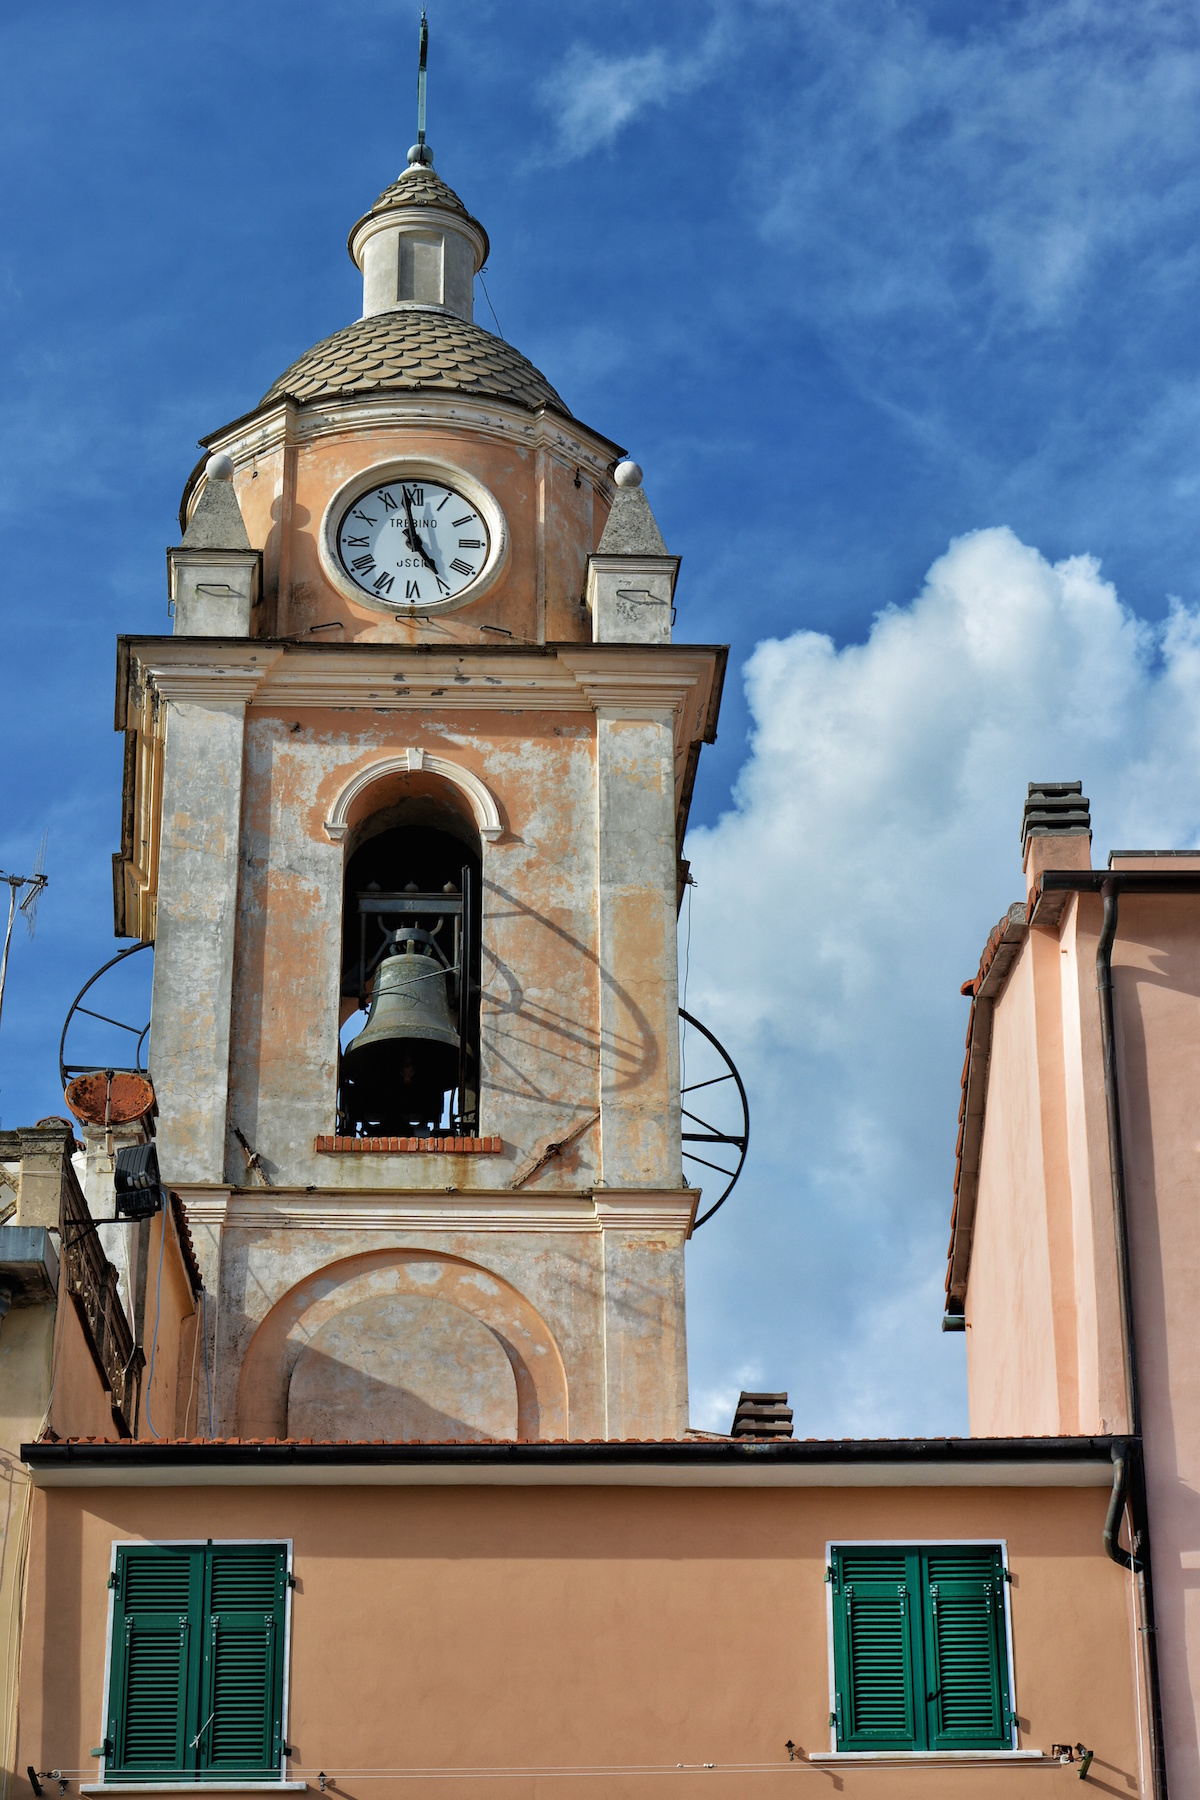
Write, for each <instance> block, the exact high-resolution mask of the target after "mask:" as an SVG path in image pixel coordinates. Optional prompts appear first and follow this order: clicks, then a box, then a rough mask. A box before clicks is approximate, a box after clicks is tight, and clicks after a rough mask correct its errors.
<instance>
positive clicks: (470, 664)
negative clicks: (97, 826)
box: [128, 638, 719, 744]
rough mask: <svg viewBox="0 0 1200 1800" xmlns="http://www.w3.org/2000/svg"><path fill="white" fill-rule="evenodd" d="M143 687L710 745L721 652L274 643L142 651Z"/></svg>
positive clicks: (199, 643)
mask: <svg viewBox="0 0 1200 1800" xmlns="http://www.w3.org/2000/svg"><path fill="white" fill-rule="evenodd" d="M128 648H129V651H130V652H131V653H132V655H133V656H135V657H136V659H137V662H138V664H139V666H140V669H141V671H142V676H143V678H144V679H145V680H146V681H147V682H149V683H150V684H151V685H152V686H153V687H155V688H156V689H157V690H158V692H159V693H161V694H163V695H164V696H165V697H166V698H168V699H171V700H203V701H207V702H209V703H210V704H211V703H215V702H217V701H220V700H230V701H235V700H240V701H246V702H248V703H249V704H251V705H254V706H257V707H261V708H273V709H274V708H279V709H286V708H289V707H293V708H294V707H305V706H311V707H322V708H351V709H353V708H358V707H361V708H363V709H365V710H369V711H378V710H379V709H380V707H381V704H382V705H384V706H386V708H387V710H389V711H394V712H416V711H422V712H427V711H428V710H430V709H431V708H433V709H435V710H437V711H439V712H462V711H471V712H479V711H485V712H514V711H518V712H532V711H536V712H544V711H546V710H552V711H560V712H581V713H588V712H597V711H600V710H601V709H603V710H604V711H605V712H606V713H607V714H610V715H611V714H613V713H616V714H617V715H618V716H620V717H625V718H661V717H662V716H663V715H664V714H669V715H672V716H673V717H674V720H675V733H676V737H677V739H678V740H679V741H680V742H681V743H685V744H686V743H690V742H692V741H693V739H695V738H696V737H698V736H699V735H700V734H701V731H702V728H703V724H704V720H705V717H706V714H707V707H708V698H709V694H710V693H711V690H712V682H713V675H714V670H715V666H716V661H717V658H718V655H719V652H718V651H716V650H714V649H712V648H710V647H708V646H705V645H697V646H691V645H655V646H647V647H642V646H636V645H628V646H614V645H611V644H595V645H592V644H580V645H573V644H572V645H566V646H551V647H547V648H545V649H540V648H539V647H537V646H534V645H531V646H529V648H528V649H527V650H526V649H524V648H520V647H514V648H513V649H511V650H500V649H496V648H494V647H492V646H490V645H460V646H458V647H457V648H456V649H453V650H450V649H447V650H443V649H441V648H440V647H439V648H433V647H427V646H420V647H416V646H413V645H407V646H405V645H393V644H353V645H345V646H342V645H338V646H332V645H329V646H324V647H322V648H320V649H317V648H314V647H309V646H307V645H306V646H304V647H303V649H299V648H293V647H290V646H288V645H286V644H283V643H279V642H273V641H272V640H270V639H247V640H245V641H244V642H240V643H238V644H237V646H236V648H235V646H234V644H233V643H231V641H230V640H227V639H221V638H204V639H198V638H152V639H131V640H129V641H128Z"/></svg>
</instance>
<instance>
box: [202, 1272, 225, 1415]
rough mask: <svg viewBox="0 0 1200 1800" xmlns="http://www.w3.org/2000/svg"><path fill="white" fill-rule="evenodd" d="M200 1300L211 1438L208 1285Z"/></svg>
mask: <svg viewBox="0 0 1200 1800" xmlns="http://www.w3.org/2000/svg"><path fill="white" fill-rule="evenodd" d="M220 1279H221V1272H220V1270H219V1269H218V1271H217V1280H218V1281H219V1280H220ZM200 1302H201V1305H202V1306H203V1308H204V1323H203V1325H202V1327H201V1329H202V1331H203V1332H204V1384H205V1386H206V1387H207V1389H208V1435H209V1438H210V1440H211V1438H212V1434H213V1417H212V1376H211V1374H210V1373H209V1367H208V1289H207V1288H206V1287H202V1288H201V1289H200Z"/></svg>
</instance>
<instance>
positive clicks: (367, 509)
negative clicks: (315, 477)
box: [337, 475, 491, 607]
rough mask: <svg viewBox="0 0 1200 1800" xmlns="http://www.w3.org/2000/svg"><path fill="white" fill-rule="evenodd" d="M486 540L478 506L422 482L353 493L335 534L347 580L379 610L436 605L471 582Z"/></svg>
mask: <svg viewBox="0 0 1200 1800" xmlns="http://www.w3.org/2000/svg"><path fill="white" fill-rule="evenodd" d="M490 543H491V539H490V535H489V532H488V528H487V526H486V525H485V524H484V521H483V518H482V516H481V514H480V512H479V509H478V507H476V506H474V505H473V504H472V502H471V501H470V500H467V499H465V498H464V496H463V495H462V494H459V493H456V492H455V490H454V489H453V488H451V487H446V486H444V485H443V484H442V483H441V482H438V481H427V480H426V479H425V478H424V477H423V476H419V475H418V476H414V477H413V479H412V480H410V481H405V480H396V481H384V482H381V483H380V485H379V486H378V487H373V488H370V489H369V490H368V492H367V493H365V494H361V495H360V496H359V497H358V499H357V500H355V501H354V502H353V503H352V505H350V506H349V507H347V509H346V511H345V512H344V513H343V515H342V518H341V521H340V523H339V525H338V528H337V552H338V560H339V561H340V563H341V565H342V568H343V569H344V570H345V572H346V574H347V575H348V576H349V578H350V580H351V581H352V582H353V583H354V585H355V586H356V587H358V588H361V589H362V591H363V593H364V594H367V595H369V596H370V598H371V599H372V600H376V601H379V602H381V603H382V604H384V605H386V606H392V607H402V606H436V605H438V604H439V603H440V602H444V601H447V600H453V599H454V598H455V597H456V595H458V594H461V593H462V591H463V589H464V588H468V587H470V585H471V583H472V582H473V581H475V580H476V579H477V577H478V575H479V573H480V570H481V569H482V568H483V566H484V564H485V563H486V561H487V559H488V551H489V548H490Z"/></svg>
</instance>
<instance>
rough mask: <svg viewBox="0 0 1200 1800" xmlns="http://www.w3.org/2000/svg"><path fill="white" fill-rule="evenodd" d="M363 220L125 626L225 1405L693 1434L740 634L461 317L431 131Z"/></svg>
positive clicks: (213, 459) (439, 1430)
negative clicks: (692, 930)
mask: <svg viewBox="0 0 1200 1800" xmlns="http://www.w3.org/2000/svg"><path fill="white" fill-rule="evenodd" d="M349 247H350V254H351V256H352V258H353V260H354V261H355V263H356V265H357V267H358V268H359V269H360V270H361V272H362V277H363V312H362V317H361V318H359V319H358V320H357V321H355V322H354V323H353V324H350V325H348V326H346V327H344V328H343V329H342V330H340V331H337V332H335V333H334V334H333V335H332V336H331V337H328V338H325V339H324V340H323V341H322V342H320V343H319V344H317V345H315V346H314V347H313V348H312V349H311V350H309V351H307V352H306V353H305V354H304V355H303V356H301V357H300V358H299V359H298V360H297V361H296V362H294V363H293V364H292V366H291V367H290V368H289V369H287V370H286V371H285V373H284V374H283V375H281V376H280V377H279V379H278V380H277V381H276V382H275V383H274V384H273V385H272V386H271V387H270V388H269V389H268V391H267V393H266V394H265V395H264V396H263V398H262V400H261V401H260V402H259V403H258V405H257V406H255V407H253V408H252V409H251V410H249V411H248V412H247V413H245V414H244V415H243V416H242V417H241V418H239V419H237V420H235V421H234V422H233V423H232V424H230V425H227V426H225V427H223V428H222V429H220V430H218V431H215V432H213V433H212V434H211V435H210V436H209V437H208V438H206V439H205V440H203V442H204V444H205V447H206V452H205V456H204V458H203V460H202V461H201V463H200V464H199V465H198V466H197V468H196V469H195V470H194V471H193V473H192V475H191V477H190V478H189V480H188V482H187V484H186V487H185V490H184V495H183V502H182V506H181V509H180V540H179V543H178V545H177V546H176V547H175V548H173V549H171V550H170V551H169V552H168V563H169V572H170V592H171V596H172V602H171V604H172V607H173V616H174V632H173V633H172V634H171V635H169V636H161V637H140V638H126V639H122V640H121V643H120V650H119V666H118V685H117V722H118V728H119V729H123V730H124V732H125V734H126V761H125V770H126V776H125V798H124V834H123V844H122V849H121V851H120V852H119V854H118V855H117V857H116V858H115V859H114V864H115V867H114V878H115V879H114V886H115V906H116V926H117V932H118V935H121V936H132V937H141V938H142V939H143V940H145V941H152V942H153V943H154V945H155V967H154V985H153V1012H152V1023H151V1037H150V1045H151V1048H150V1068H151V1074H152V1076H153V1081H154V1087H155V1092H156V1097H157V1104H158V1114H159V1117H158V1154H159V1160H160V1164H161V1168H162V1173H163V1179H164V1181H165V1182H167V1183H168V1184H169V1186H170V1187H172V1188H173V1189H174V1190H175V1191H176V1192H177V1193H178V1194H179V1196H180V1198H181V1200H182V1201H183V1203H184V1205H185V1206H186V1209H187V1213H188V1217H189V1221H190V1225H191V1230H192V1235H193V1240H194V1243H195V1246H196V1252H197V1256H198V1258H199V1261H200V1265H201V1268H202V1271H203V1276H204V1282H205V1286H206V1288H207V1290H208V1294H209V1296H210V1300H209V1303H208V1308H207V1321H208V1333H209V1343H208V1354H209V1359H210V1366H211V1370H212V1374H213V1399H214V1431H215V1434H216V1435H217V1436H227V1437H228V1436H238V1437H243V1438H247V1437H271V1438H284V1437H289V1436H290V1437H306V1438H350V1439H358V1438H365V1439H378V1438H385V1439H407V1440H428V1439H442V1438H466V1439H470V1438H483V1437H499V1438H505V1437H510V1438H521V1439H537V1438H563V1437H571V1438H633V1437H637V1438H673V1437H678V1436H680V1435H682V1433H683V1432H684V1431H685V1430H686V1428H687V1424H688V1409H687V1374H686V1346H685V1332H684V1260H683V1259H684V1243H685V1241H686V1239H687V1237H688V1235H689V1232H690V1230H691V1225H692V1221H693V1220H694V1217H695V1210H696V1201H697V1193H696V1191H695V1190H694V1189H692V1188H690V1187H689V1186H687V1185H686V1183H685V1180H684V1176H683V1172H682V1164H681V1140H680V1100H679V1068H678V1060H679V1059H678V996H677V991H676V913H677V906H678V897H679V894H680V892H681V891H682V888H681V874H680V861H679V852H680V846H681V845H682V842H683V833H684V828H685V825H686V821H687V811H688V804H689V800H690V796H691V790H692V784H693V781H694V778H695V772H696V764H697V759H698V756H699V753H700V747H701V745H702V743H704V742H711V741H712V739H713V737H714V735H715V729H716V717H717V707H718V703H719V696H720V686H721V680H722V676H723V671H724V657H725V653H724V651H723V650H722V649H721V648H717V647H705V646H690V645H686V646H685V645H679V644H675V643H673V642H672V638H671V619H672V602H673V595H674V589H675V581H676V576H677V572H678V558H677V557H674V556H671V555H669V554H668V553H667V549H666V546H665V544H664V543H663V540H662V537H661V535H660V533H659V530H658V527H657V525H656V523H655V521H654V517H653V514H652V512H651V509H650V506H649V503H648V501H647V499H646V496H645V493H644V492H643V490H642V487H641V485H640V484H641V471H640V470H639V469H638V468H637V467H636V465H635V464H633V463H631V462H629V461H627V460H622V453H621V451H620V450H619V448H618V446H617V445H615V444H613V443H612V442H610V441H609V440H608V439H607V438H605V437H603V436H601V435H600V434H599V433H597V432H596V431H594V430H592V429H591V428H590V427H588V426H586V425H584V424H582V423H580V422H579V421H578V420H577V419H575V418H574V417H573V416H572V415H571V413H570V412H569V410H568V408H567V406H566V405H565V403H564V402H563V400H562V399H561V398H560V397H559V395H558V394H557V393H556V392H555V390H554V389H553V388H552V387H551V385H550V383H549V382H548V381H547V380H546V378H545V377H544V376H543V375H542V374H541V373H540V372H539V371H538V370H537V369H535V368H534V367H533V366H532V365H531V364H530V363H529V362H527V361H526V360H525V358H524V357H522V356H521V355H520V354H519V353H518V352H517V351H516V350H514V349H513V348H512V347H511V346H510V345H509V344H507V343H506V342H504V341H503V340H502V339H500V338H498V337H495V336H493V335H492V334H490V333H488V332H486V331H484V330H483V329H482V328H481V327H480V326H479V325H477V324H476V323H475V322H474V320H473V306H472V297H473V284H474V277H475V275H476V273H477V272H478V270H479V268H480V267H481V266H482V263H483V261H484V259H485V257H486V255H487V250H488V239H487V234H486V232H485V231H484V228H483V227H482V225H480V224H479V222H478V221H477V220H476V219H474V218H473V217H472V216H471V215H470V213H469V212H468V211H467V208H466V207H465V206H464V205H463V203H462V201H461V200H460V199H459V198H458V196H457V194H455V193H454V192H453V191H452V190H451V189H450V188H449V187H448V186H447V185H446V183H445V182H444V181H443V180H442V179H441V178H440V176H439V175H437V174H436V173H435V171H434V169H433V167H432V157H431V155H430V153H429V151H428V149H427V147H426V146H425V145H424V142H423V139H422V141H421V142H420V143H419V144H418V146H416V147H415V148H414V151H413V152H410V163H409V167H408V168H407V169H406V170H405V172H404V173H403V174H402V175H401V176H400V177H399V179H398V180H396V181H395V182H393V183H392V185H391V186H390V187H388V188H386V189H385V191H384V192H383V193H382V194H381V195H380V197H379V199H378V200H377V201H376V202H375V204H374V205H373V206H372V207H371V209H370V211H369V212H368V213H367V214H366V215H365V216H364V217H363V218H362V219H360V220H359V222H358V223H357V224H356V225H355V226H354V228H353V229H352V231H351V233H350V240H349ZM206 1427H207V1419H203V1420H199V1421H198V1420H196V1419H193V1420H192V1422H191V1426H190V1429H193V1430H195V1431H196V1432H197V1433H199V1432H200V1431H201V1429H202V1428H206Z"/></svg>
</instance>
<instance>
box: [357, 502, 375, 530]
mask: <svg viewBox="0 0 1200 1800" xmlns="http://www.w3.org/2000/svg"><path fill="white" fill-rule="evenodd" d="M351 517H352V518H355V519H361V520H362V522H363V524H364V525H375V524H377V523H378V521H377V520H375V519H373V518H372V517H371V515H370V513H365V512H362V511H361V510H360V509H359V508H358V507H357V506H356V507H355V509H354V511H353V513H352V514H351Z"/></svg>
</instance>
